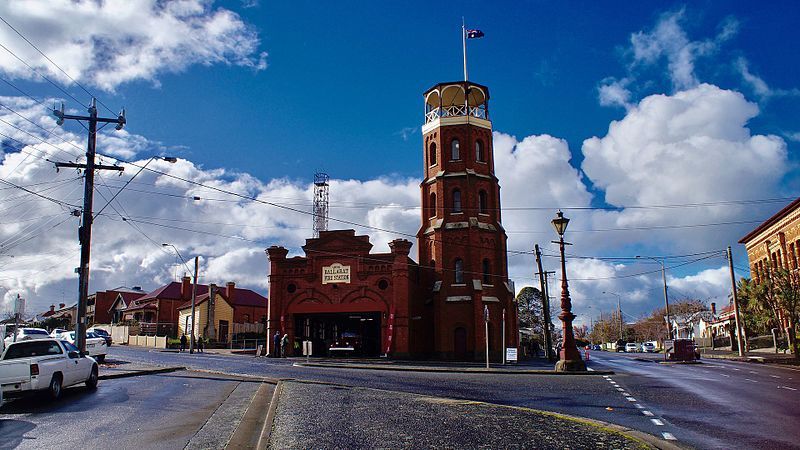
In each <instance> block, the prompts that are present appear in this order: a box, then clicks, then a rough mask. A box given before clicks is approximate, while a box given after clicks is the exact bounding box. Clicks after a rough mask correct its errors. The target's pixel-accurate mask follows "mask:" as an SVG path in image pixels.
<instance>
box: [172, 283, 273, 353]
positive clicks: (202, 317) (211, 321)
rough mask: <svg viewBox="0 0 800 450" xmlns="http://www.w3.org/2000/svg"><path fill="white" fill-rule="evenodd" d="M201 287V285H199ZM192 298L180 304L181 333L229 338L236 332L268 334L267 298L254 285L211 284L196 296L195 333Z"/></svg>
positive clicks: (179, 331) (222, 338) (179, 328)
mask: <svg viewBox="0 0 800 450" xmlns="http://www.w3.org/2000/svg"><path fill="white" fill-rule="evenodd" d="M198 288H199V286H198ZM191 318H192V302H191V300H189V301H188V302H185V303H183V304H182V305H181V306H179V307H178V336H180V335H183V334H187V335H192V334H194V336H195V337H198V336H203V337H204V338H205V339H210V340H216V341H219V342H227V341H228V339H229V338H231V337H232V336H233V335H234V334H238V333H243V332H253V333H259V334H261V335H263V334H264V323H265V322H266V319H267V298H266V297H264V296H262V295H260V294H258V293H256V292H254V291H251V290H250V289H241V288H237V287H236V285H235V284H234V283H233V282H229V283H227V284H226V286H225V289H220V288H218V287H217V286H216V285H214V284H211V285H209V287H208V289H207V292H206V293H205V294H202V295H198V296H197V297H196V298H195V327H196V332H195V333H192V320H191Z"/></svg>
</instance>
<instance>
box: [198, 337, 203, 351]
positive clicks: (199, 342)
mask: <svg viewBox="0 0 800 450" xmlns="http://www.w3.org/2000/svg"><path fill="white" fill-rule="evenodd" d="M204 349H205V339H203V336H200V337H198V338H197V351H198V352H200V353H205V352H203V350H204Z"/></svg>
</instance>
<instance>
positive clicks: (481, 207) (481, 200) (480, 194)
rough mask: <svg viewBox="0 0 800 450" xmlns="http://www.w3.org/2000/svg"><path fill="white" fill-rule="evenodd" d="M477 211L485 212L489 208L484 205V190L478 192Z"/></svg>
mask: <svg viewBox="0 0 800 450" xmlns="http://www.w3.org/2000/svg"><path fill="white" fill-rule="evenodd" d="M478 212H480V213H484V214H486V213H487V212H489V210H488V209H487V207H486V191H479V192H478Z"/></svg>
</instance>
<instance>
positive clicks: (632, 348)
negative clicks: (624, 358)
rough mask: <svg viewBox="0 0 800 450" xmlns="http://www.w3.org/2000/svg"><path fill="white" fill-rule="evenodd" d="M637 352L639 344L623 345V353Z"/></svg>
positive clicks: (629, 343)
mask: <svg viewBox="0 0 800 450" xmlns="http://www.w3.org/2000/svg"><path fill="white" fill-rule="evenodd" d="M638 351H639V344H637V343H636V342H628V343H627V344H625V353H636V352H638Z"/></svg>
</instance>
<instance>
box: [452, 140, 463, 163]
mask: <svg viewBox="0 0 800 450" xmlns="http://www.w3.org/2000/svg"><path fill="white" fill-rule="evenodd" d="M460 148H461V147H460V144H459V142H458V139H453V140H452V141H450V159H451V160H453V161H458V160H459V159H461V150H460Z"/></svg>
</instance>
